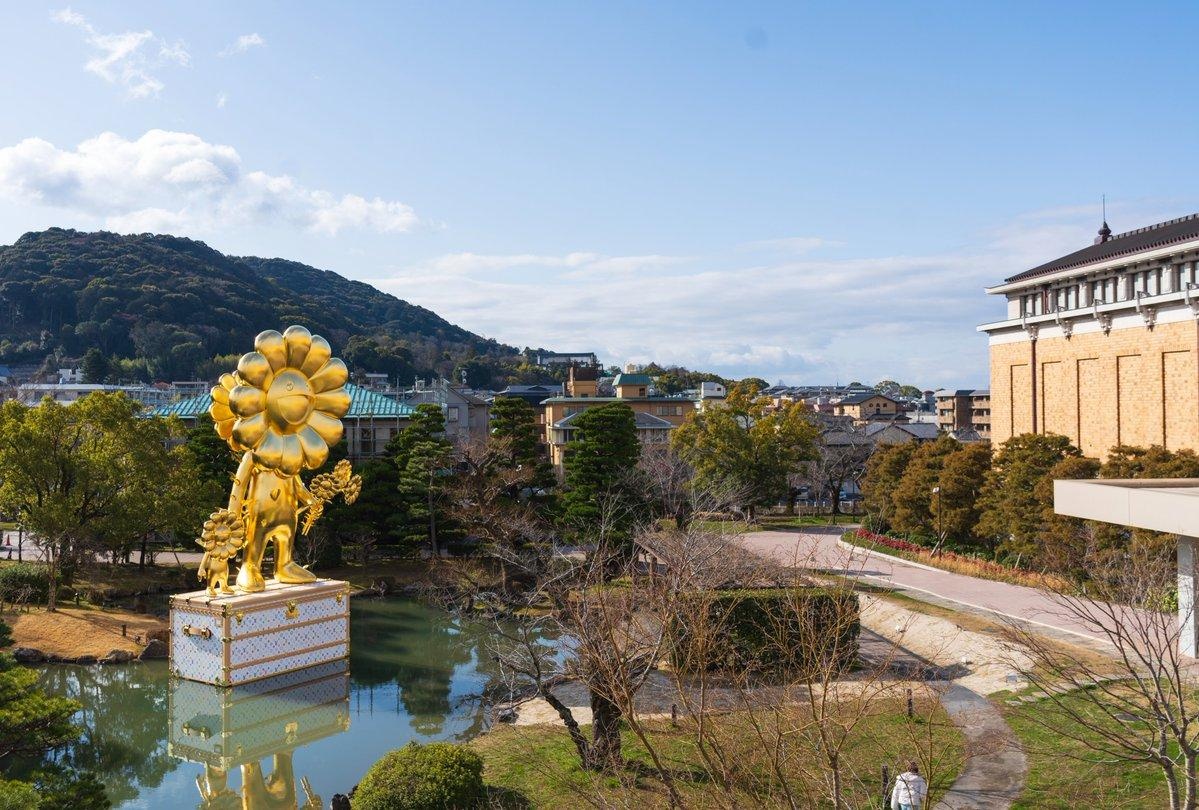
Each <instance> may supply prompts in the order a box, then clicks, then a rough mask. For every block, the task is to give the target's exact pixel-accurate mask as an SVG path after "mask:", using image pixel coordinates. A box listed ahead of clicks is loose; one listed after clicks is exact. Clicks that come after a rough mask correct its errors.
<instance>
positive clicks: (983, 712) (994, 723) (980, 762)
mask: <svg viewBox="0 0 1199 810" xmlns="http://www.w3.org/2000/svg"><path fill="white" fill-rule="evenodd" d="M941 705H942V706H944V707H945V711H946V713H948V714H949V717H950V719H952V720H953V722H954V725H956V726H957V727H958V728H959V729H961V731H962V734H963V735H965V737H966V767H965V768H963V769H962V772H961V773H960V774H958V778H957V780H956V781H955V782H954V783H953V786H952V787H950V788H949V790H948V791H947V792H946V794H945V796H944V797H943V798H942V799H941V801H939V802H937V804H936V805H935V807H934V808H933V810H976V809H977V810H983V808H986V809H987V810H994V809H995V808H1007V807H1010V806H1011V804H1012V801H1013V800H1014V799H1016V798H1017V797H1018V796H1019V795H1020V794H1021V793H1022V792H1023V791H1024V779H1025V777H1026V776H1027V775H1028V760H1027V759H1026V758H1025V756H1024V749H1023V748H1022V747H1021V745H1020V741H1019V740H1017V739H1016V735H1015V734H1013V733H1012V729H1011V727H1009V726H1008V724H1007V722H1006V721H1005V720H1004V719H1003V715H1002V714H1000V713H999V710H998V709H997V708H995V706H994V704H992V703H991V701H989V700H987V699H986V698H985V697H983V696H982V695H980V694H978V693H977V692H972V691H970V690H969V689H967V688H966V687H964V686H960V685H958V684H953V685H951V686H950V687H949V691H947V692H946V693H945V694H943V695H942V696H941Z"/></svg>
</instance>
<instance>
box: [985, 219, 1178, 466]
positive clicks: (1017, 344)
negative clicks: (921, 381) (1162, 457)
mask: <svg viewBox="0 0 1199 810" xmlns="http://www.w3.org/2000/svg"><path fill="white" fill-rule="evenodd" d="M987 292H988V293H990V294H991V295H996V296H1003V297H1004V299H1006V302H1007V312H1006V317H1005V318H1004V319H1003V320H998V321H994V322H992V323H986V324H983V325H982V326H980V327H978V328H979V331H982V332H985V333H986V334H987V337H988V341H989V343H990V357H991V362H990V365H991V440H992V442H993V443H994V444H997V445H998V444H1001V443H1002V442H1004V441H1005V440H1007V439H1008V438H1009V437H1011V436H1013V435H1017V434H1020V433H1028V432H1032V433H1060V434H1063V435H1066V436H1068V437H1070V439H1071V440H1072V441H1073V442H1074V443H1075V444H1076V445H1077V446H1078V447H1079V448H1081V449H1082V451H1083V452H1084V453H1086V454H1087V455H1089V456H1095V457H1098V458H1104V457H1106V455H1107V453H1108V451H1109V449H1110V448H1111V447H1113V446H1114V445H1117V444H1133V445H1152V444H1157V445H1164V446H1165V447H1168V448H1170V449H1180V448H1190V449H1194V450H1199V368H1197V362H1199V360H1197V358H1199V325H1197V323H1199V214H1192V215H1190V216H1186V217H1182V218H1179V219H1172V220H1169V221H1167V222H1160V223H1157V224H1156V225H1150V226H1147V227H1144V228H1137V229H1136V230H1132V231H1128V232H1126V233H1121V234H1115V235H1113V234H1112V232H1111V229H1110V228H1109V227H1108V225H1107V223H1106V222H1105V223H1103V227H1102V228H1100V229H1099V234H1098V236H1097V237H1096V238H1095V240H1094V243H1093V244H1091V245H1089V246H1086V247H1084V248H1082V249H1081V250H1077V251H1075V252H1073V253H1070V254H1068V255H1065V256H1062V257H1060V258H1057V259H1053V260H1051V261H1048V262H1045V263H1044V264H1041V265H1038V266H1037V267H1033V268H1031V269H1029V270H1026V271H1024V272H1022V273H1018V274H1016V275H1014V276H1012V277H1010V278H1008V279H1006V280H1005V281H1004V282H1003V283H1002V284H997V285H995V286H994V287H991V288H989V289H988V290H987Z"/></svg>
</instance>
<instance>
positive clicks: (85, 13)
mask: <svg viewBox="0 0 1199 810" xmlns="http://www.w3.org/2000/svg"><path fill="white" fill-rule="evenodd" d="M1197 40H1199V6H1197V5H1196V4H1194V3H1177V4H1167V3H1161V4H1106V3H1095V2H1091V3H1077V4H1071V3H1053V4H1048V3H1011V2H1005V3H981V2H979V3H961V2H944V3H841V4H827V3H826V4H806V3H803V4H801V3H781V4H766V3H737V4H730V3H712V4H706V3H694V2H688V3H666V2H663V3H627V4H623V3H611V2H605V3H582V2H569V3H545V2H541V3H519V2H505V3H489V4H483V3H422V4H399V3H386V4H385V3H377V4H376V3H372V4H363V3H359V4H352V3H346V4H331V3H330V4H310V3H291V2H289V3H221V2H211V3H204V4H188V5H183V4H164V3H150V2H145V3H121V4H111V3H97V2H80V3H76V4H72V5H70V6H67V5H56V4H50V5H40V4H36V3H21V4H19V5H14V4H10V5H8V6H6V12H5V25H4V26H2V27H0V68H2V69H3V75H4V76H5V77H6V79H7V80H6V81H5V82H3V83H2V84H0V110H3V111H4V112H3V115H0V242H3V243H8V242H11V241H12V240H14V239H16V238H17V237H18V236H20V234H21V233H23V232H25V231H28V230H34V229H40V228H43V227H47V226H50V225H62V226H71V227H78V228H86V229H95V228H102V227H103V228H108V229H112V230H118V231H123V232H140V231H146V230H152V231H167V232H173V233H179V234H183V235H188V236H194V237H197V238H201V239H204V240H205V241H207V242H208V243H209V244H211V245H212V246H214V247H216V248H217V249H219V250H222V251H225V252H229V253H237V254H255V255H263V256H283V257H287V258H291V259H297V260H300V261H304V262H307V263H310V264H314V265H317V266H320V267H325V268H328V269H332V270H336V271H337V272H339V273H342V274H343V275H346V276H350V277H352V278H358V279H363V280H366V281H369V282H371V283H373V284H375V285H376V286H379V287H380V288H382V289H385V290H387V291H389V292H392V293H394V294H396V295H398V296H400V297H402V298H405V299H407V300H410V301H413V302H415V303H418V304H422V305H425V306H428V307H430V308H432V309H434V310H435V311H437V312H438V313H439V314H441V315H443V316H445V317H447V318H449V319H450V320H452V321H454V322H456V323H459V324H461V325H462V326H464V327H467V328H469V329H472V330H474V331H476V332H480V333H482V334H486V335H488V336H491V337H495V338H497V339H500V340H503V341H506V342H509V343H512V344H515V345H517V346H523V345H533V346H538V345H542V346H546V347H552V348H560V349H568V350H595V351H597V352H599V353H600V354H601V356H602V357H603V358H604V359H605V360H607V361H609V362H625V361H629V360H634V361H647V360H651V359H656V360H658V361H660V362H678V363H684V364H686V365H689V366H694V367H701V368H710V369H714V370H718V371H722V372H725V373H728V374H731V375H735V376H740V375H745V374H757V375H760V376H763V377H766V378H768V379H770V380H775V379H780V378H781V379H785V380H787V381H789V382H796V383H799V382H822V381H831V380H834V379H839V380H841V381H842V382H845V381H848V380H850V379H862V380H866V381H872V380H877V379H880V378H883V377H890V378H897V379H902V380H904V381H911V382H914V383H917V384H920V385H926V386H939V385H954V386H956V385H982V384H985V383H986V382H987V380H986V374H987V371H986V345H985V339H984V338H983V337H981V336H979V335H977V334H976V333H975V331H974V327H975V326H976V325H977V324H978V323H980V322H983V321H987V320H992V319H995V318H997V317H999V315H1000V313H1001V312H1002V306H1001V302H1000V301H998V300H995V299H993V298H988V297H987V296H985V295H984V294H983V292H982V287H983V286H984V285H986V284H990V283H994V282H995V281H998V280H999V279H1001V278H1003V277H1004V276H1005V275H1010V274H1011V273H1012V272H1015V271H1018V270H1020V269H1024V268H1026V267H1028V266H1032V265H1034V264H1037V263H1040V262H1041V261H1044V260H1046V259H1049V258H1052V257H1054V256H1056V255H1059V254H1061V253H1064V252H1067V251H1069V250H1072V249H1076V248H1078V247H1081V246H1083V245H1084V244H1087V243H1088V242H1089V241H1090V239H1091V237H1092V235H1093V234H1094V231H1095V229H1096V228H1097V226H1098V201H1099V196H1100V194H1101V193H1106V194H1107V195H1108V200H1109V203H1108V219H1109V221H1110V222H1111V225H1112V228H1113V229H1114V230H1116V231H1122V230H1126V229H1130V228H1133V227H1138V226H1141V225H1145V224H1149V223H1151V222H1155V221H1159V220H1161V219H1167V218H1171V217H1174V216H1181V215H1184V214H1188V213H1192V212H1194V211H1197V210H1199V194H1197V193H1196V192H1195V190H1194V189H1195V188H1196V180H1197V179H1199V178H1197V176H1196V175H1197V174H1199V162H1197V161H1196V159H1195V156H1196V146H1197V145H1199V144H1197V135H1196V133H1199V126H1197V124H1199V121H1197V120H1196V119H1197V117H1199V112H1196V109H1195V105H1194V104H1193V103H1191V102H1192V97H1193V90H1194V87H1195V77H1196V72H1197V70H1199V67H1197V65H1199V62H1197V61H1196V58H1195V56H1194V43H1195V42H1196V41H1197Z"/></svg>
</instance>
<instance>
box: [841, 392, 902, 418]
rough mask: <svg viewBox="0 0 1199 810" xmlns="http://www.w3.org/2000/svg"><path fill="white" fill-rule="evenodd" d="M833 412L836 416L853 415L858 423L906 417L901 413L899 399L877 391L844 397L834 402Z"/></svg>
mask: <svg viewBox="0 0 1199 810" xmlns="http://www.w3.org/2000/svg"><path fill="white" fill-rule="evenodd" d="M833 413H834V414H835V415H836V416H849V417H852V418H853V420H854V421H855V422H858V423H861V422H871V421H877V420H883V421H895V420H897V419H906V417H902V416H901V415H900V414H901V408H900V405H899V402H898V401H896V400H894V399H892V398H891V397H889V396H887V395H885V394H880V393H878V392H877V391H864V392H862V393H860V394H850V395H849V396H845V397H842V398H841V399H839V400H837V401H836V402H835V403H833Z"/></svg>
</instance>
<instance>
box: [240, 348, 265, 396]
mask: <svg viewBox="0 0 1199 810" xmlns="http://www.w3.org/2000/svg"><path fill="white" fill-rule="evenodd" d="M237 373H238V376H240V377H241V378H242V380H244V381H245V382H246V384H248V385H252V386H254V387H255V388H261V389H262V390H264V391H265V390H266V388H267V386H268V385H270V382H271V376H272V375H271V363H270V361H269V360H267V359H266V357H264V356H263V355H261V354H259V353H258V352H246V353H245V354H243V355H242V356H241V359H240V360H238V361H237Z"/></svg>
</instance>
